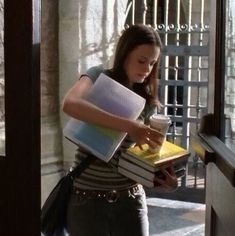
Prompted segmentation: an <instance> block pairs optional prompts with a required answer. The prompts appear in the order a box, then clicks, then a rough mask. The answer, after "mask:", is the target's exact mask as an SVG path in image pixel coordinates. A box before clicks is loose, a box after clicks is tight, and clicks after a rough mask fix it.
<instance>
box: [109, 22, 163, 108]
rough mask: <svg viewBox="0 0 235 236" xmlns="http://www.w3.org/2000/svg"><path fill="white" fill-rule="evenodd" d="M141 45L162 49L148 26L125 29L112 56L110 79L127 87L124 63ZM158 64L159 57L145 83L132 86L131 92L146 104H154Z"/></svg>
mask: <svg viewBox="0 0 235 236" xmlns="http://www.w3.org/2000/svg"><path fill="white" fill-rule="evenodd" d="M142 44H151V45H155V46H157V47H159V48H160V49H161V48H162V43H161V39H160V37H159V35H158V33H157V32H156V31H155V30H154V29H153V28H151V27H150V26H146V25H142V24H137V25H132V26H130V27H129V28H127V29H125V30H124V31H123V33H122V35H121V37H120V38H119V41H118V44H117V47H116V52H115V56H114V64H113V68H112V77H113V78H114V79H115V80H117V81H118V82H119V83H121V84H123V85H125V86H127V83H128V77H127V75H126V73H125V70H124V62H125V60H126V58H127V56H128V55H129V53H130V52H132V51H133V50H134V49H135V48H136V47H137V46H139V45H142ZM159 64H160V56H159V58H158V60H157V62H156V63H155V64H154V66H153V69H152V71H151V73H150V74H149V76H148V77H147V78H146V79H145V81H144V82H143V83H141V84H139V83H136V84H134V86H133V90H134V91H135V92H136V93H137V94H139V95H140V96H142V97H144V98H145V99H146V102H147V103H148V104H152V103H154V102H155V100H156V98H157V88H158V81H157V79H158V76H159V72H158V71H159Z"/></svg>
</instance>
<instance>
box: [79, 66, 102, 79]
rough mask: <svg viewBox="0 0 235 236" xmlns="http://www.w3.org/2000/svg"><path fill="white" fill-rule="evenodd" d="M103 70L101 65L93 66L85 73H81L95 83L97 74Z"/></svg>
mask: <svg viewBox="0 0 235 236" xmlns="http://www.w3.org/2000/svg"><path fill="white" fill-rule="evenodd" d="M102 72H104V68H103V66H102V65H100V66H93V67H91V68H89V69H88V70H87V71H86V73H84V74H82V75H81V76H83V75H87V76H88V77H89V78H90V79H91V80H92V82H93V83H95V81H96V79H97V78H98V77H99V75H100V74H101V73H102Z"/></svg>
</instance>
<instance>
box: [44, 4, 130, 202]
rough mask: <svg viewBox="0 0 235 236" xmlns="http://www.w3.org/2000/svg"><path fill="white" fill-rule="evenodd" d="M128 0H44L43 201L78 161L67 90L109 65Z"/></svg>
mask: <svg viewBox="0 0 235 236" xmlns="http://www.w3.org/2000/svg"><path fill="white" fill-rule="evenodd" d="M126 4H127V0H109V1H103V0H96V1H87V0H69V1H68V0H60V1H50V0H42V43H41V96H42V100H41V104H42V107H41V131H42V135H41V137H42V138H41V142H42V155H41V165H42V167H41V172H42V203H43V202H44V200H45V198H46V196H47V195H48V193H49V192H50V190H51V188H52V187H53V186H54V185H55V183H56V182H57V181H58V179H59V178H60V177H61V174H63V169H66V170H67V169H68V167H69V166H71V165H72V162H73V160H74V153H75V150H76V146H75V145H74V144H72V143H71V142H69V141H67V140H66V139H65V138H64V137H63V134H62V128H63V127H64V125H65V123H66V122H67V121H68V119H69V117H67V116H66V115H64V114H63V113H62V112H61V103H62V100H63V97H64V95H65V93H66V91H67V90H68V89H69V87H71V86H72V84H73V83H74V82H75V81H76V79H77V76H78V74H81V73H83V72H85V71H86V70H87V69H88V68H89V67H90V66H94V65H98V64H101V63H102V64H104V65H105V66H110V65H111V61H112V54H113V46H114V44H115V42H116V41H117V38H118V35H119V33H120V31H121V30H122V29H123V25H124V21H125V9H126Z"/></svg>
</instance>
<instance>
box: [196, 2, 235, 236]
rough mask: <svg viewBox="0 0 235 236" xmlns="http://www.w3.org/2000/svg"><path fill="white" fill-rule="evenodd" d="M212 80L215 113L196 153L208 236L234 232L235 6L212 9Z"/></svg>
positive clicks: (203, 125)
mask: <svg viewBox="0 0 235 236" xmlns="http://www.w3.org/2000/svg"><path fill="white" fill-rule="evenodd" d="M211 16H212V19H211V32H212V33H211V37H210V43H211V48H210V66H211V70H210V79H211V80H212V81H215V83H214V88H212V90H214V109H212V110H211V114H208V115H206V116H204V118H203V119H202V121H201V129H200V132H199V134H198V136H199V140H200V141H199V143H200V145H195V150H196V151H197V152H198V153H199V154H200V156H201V158H202V159H203V160H204V162H205V164H206V230H205V232H206V236H233V235H234V232H235V224H234V219H235V207H234V206H235V70H234V68H235V64H234V53H235V3H234V1H233V0H225V1H223V0H217V1H214V3H213V4H212V8H211ZM212 94H213V93H212Z"/></svg>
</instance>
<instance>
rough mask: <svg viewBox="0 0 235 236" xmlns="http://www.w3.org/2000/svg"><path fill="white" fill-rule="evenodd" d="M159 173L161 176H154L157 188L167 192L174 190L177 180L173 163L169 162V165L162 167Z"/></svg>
mask: <svg viewBox="0 0 235 236" xmlns="http://www.w3.org/2000/svg"><path fill="white" fill-rule="evenodd" d="M161 173H162V174H163V178H159V177H157V176H156V177H155V179H154V182H155V183H156V185H157V188H159V190H160V189H161V190H164V191H167V192H172V191H175V190H176V189H177V187H178V180H177V176H176V175H175V171H174V168H173V165H172V164H171V165H170V166H167V167H162V168H161Z"/></svg>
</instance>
